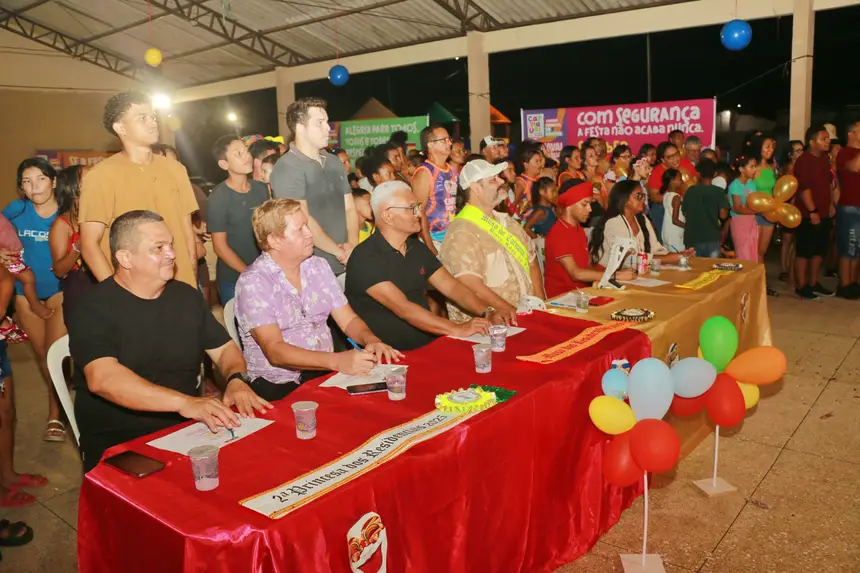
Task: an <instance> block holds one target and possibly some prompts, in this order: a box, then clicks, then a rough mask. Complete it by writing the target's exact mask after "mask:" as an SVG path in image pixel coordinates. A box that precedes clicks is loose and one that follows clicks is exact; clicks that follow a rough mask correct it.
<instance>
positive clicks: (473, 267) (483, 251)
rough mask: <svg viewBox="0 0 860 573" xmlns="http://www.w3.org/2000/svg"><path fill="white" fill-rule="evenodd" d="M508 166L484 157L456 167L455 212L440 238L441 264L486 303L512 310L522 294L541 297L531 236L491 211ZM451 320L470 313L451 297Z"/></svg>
mask: <svg viewBox="0 0 860 573" xmlns="http://www.w3.org/2000/svg"><path fill="white" fill-rule="evenodd" d="M505 167H506V165H505V164H504V163H503V164H500V165H492V164H490V163H488V162H486V161H484V160H483V159H476V160H474V161H470V162H469V163H467V164H466V165H464V166H463V170H462V171H461V172H460V188H461V189H462V191H460V192H459V193H458V194H457V216H456V217H455V218H454V220H453V221H451V224H450V225H449V226H448V232H447V233H446V234H445V240H443V241H442V249H441V251H440V254H439V256H440V259H441V261H442V264H443V265H445V267H446V268H447V269H448V270H449V272H450V273H451V274H452V275H454V277H455V278H457V279H459V280H460V281H461V282H463V283H464V284H465V285H466V286H468V287H469V288H470V289H471V290H472V292H474V293H475V294H476V295H478V297H479V298H480V299H481V300H482V301H483V302H484V303H486V304H487V305H488V306H491V307H493V308H497V309H504V310H509V311H513V312H516V309H517V307H518V306H519V304H520V299H521V298H522V297H523V296H526V295H533V296H536V297H539V298H541V299H543V298H545V294H544V288H543V277H542V275H541V271H540V267H539V266H538V262H537V256H536V253H535V247H534V244H533V243H532V241H531V239H530V238H529V237H528V235H526V232H525V231H523V228H522V226H520V225H519V224H518V223H517V222H516V221H515V220H514V219H513V218H512V217H511V216H510V215H508V214H507V213H499V212H497V211H495V210H494V209H495V207H496V206H497V205H498V204H499V203H500V202H501V201H503V200H504V199H505V192H504V190H503V187H502V179H501V177H499V174H500V173H501V172H502V171H503V170H504V169H505ZM448 317H449V318H450V319H451V320H452V321H454V322H463V321H466V320H470V319H471V318H472V316H471V315H470V314H469V313H467V312H465V311H464V310H463V309H461V308H459V307H457V306H456V305H454V304H452V303H451V302H449V303H448Z"/></svg>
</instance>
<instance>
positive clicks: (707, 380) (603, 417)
mask: <svg viewBox="0 0 860 573" xmlns="http://www.w3.org/2000/svg"><path fill="white" fill-rule="evenodd" d="M699 346H700V348H699V356H698V357H696V358H684V359H683V360H680V361H679V362H678V363H677V364H675V365H674V366H673V367H672V368H671V369H670V368H669V367H668V366H666V364H665V363H664V362H663V361H661V360H659V359H656V358H645V359H643V360H640V361H639V362H637V363H636V364H635V365H634V366H633V369H632V370H631V371H630V375H629V376H628V375H627V374H625V372H624V371H623V370H620V369H616V368H613V369H611V370H608V371H607V372H606V373H605V374H604V375H603V379H602V381H601V388H602V390H603V394H604V395H603V396H598V397H596V398H594V400H592V401H591V403H590V404H589V407H588V414H589V417H590V418H591V420H592V422H594V425H595V426H597V428H598V429H599V430H601V431H603V432H605V433H607V434H609V435H611V436H613V438H612V440H611V442H610V443H609V446H608V447H607V449H606V452H605V455H604V459H603V475H604V477H605V478H606V481H607V482H609V483H611V484H613V485H616V486H619V487H627V486H630V485H633V484H634V483H636V481H638V480H639V479H640V478H642V480H643V483H644V490H645V491H644V497H645V525H644V533H643V539H642V555H641V563H639V559H638V557H639V556H638V555H637V556H633V557H636V562H635V563H631V562H630V561H629V559H630V557H631V556H629V555H622V563H623V565H624V567H625V571H643V572H644V571H650V570H652V568H653V570H657V571H659V570H661V569H662V564H660V565H659V567H658V563H660V561H659V556H657V555H648V554H647V552H646V548H647V539H648V472H656V473H660V472H665V471H668V470H670V469H672V467H674V466H675V464H676V463H677V462H678V459H679V457H680V454H681V440H680V438H679V437H678V434H677V432H676V431H675V429H674V428H672V426H671V425H669V423H668V422H666V421H664V420H663V417H664V416H665V415H666V413H667V412H669V411H672V412H673V413H674V414H676V415H679V416H691V415H694V414H697V413H698V412H700V411H701V410H702V409H706V410H707V412H708V416H709V417H710V418H711V420H712V421H713V422H714V424H715V425H716V436H717V438H716V439H717V443H719V428H720V426H734V425H737V424H739V423H740V422H741V421H742V420H743V418H744V413H745V412H746V410H748V409H749V408H752V407H753V406H755V404H756V403H757V402H758V399H759V388H758V387H759V385H761V384H769V383H772V382H776V381H777V380H779V379H780V378H782V375H783V374H784V373H785V369H786V359H785V355H784V354H783V353H782V352H781V351H779V350H778V349H776V348H774V347H770V346H762V347H757V348H751V349H750V350H747V351H746V352H744V353H742V354H741V355H739V356H737V357H736V356H735V354H736V353H737V348H738V332H737V329H736V328H735V326H734V324H732V322H731V321H729V320H728V319H727V318H724V317H722V316H714V317H711V318H709V319H708V320H706V321H705V323H704V324H703V325H702V327H701V329H700V331H699ZM628 402H629V404H628ZM716 468H717V452H716V451H715V454H714V477H713V480H711V479H706V480H701V481H704V482H711V483H713V484H714V485H716V483H717V478H716ZM697 485H699V484H698V483H697ZM700 487H701V486H700ZM729 487H730V486H729ZM703 489H704V488H703ZM730 491H731V490H730Z"/></svg>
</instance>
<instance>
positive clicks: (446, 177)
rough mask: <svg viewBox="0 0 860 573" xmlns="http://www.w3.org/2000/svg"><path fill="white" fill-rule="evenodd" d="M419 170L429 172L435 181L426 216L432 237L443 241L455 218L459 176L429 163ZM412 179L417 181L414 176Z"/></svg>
mask: <svg viewBox="0 0 860 573" xmlns="http://www.w3.org/2000/svg"><path fill="white" fill-rule="evenodd" d="M418 169H426V170H427V171H429V172H430V177H431V178H432V180H433V182H432V183H431V187H430V195H429V197H427V204H426V205H425V206H424V214H425V215H426V217H427V226H428V227H430V236H431V237H432V238H433V240H434V241H441V240H442V239H443V238H445V231H447V230H448V225H449V224H450V223H451V219H453V218H454V209H455V208H456V206H455V204H456V201H457V174H456V173H455V172H454V170H453V169H451V168H449V167H446V168H445V169H442V168H440V167H438V166H437V165H434V164H433V163H430V162H429V161H425V162H424V163H422V164H421V166H420V167H419V168H418ZM417 171H418V170H416V173H417ZM412 179H413V181H414V180H415V175H414V174H413V175H412Z"/></svg>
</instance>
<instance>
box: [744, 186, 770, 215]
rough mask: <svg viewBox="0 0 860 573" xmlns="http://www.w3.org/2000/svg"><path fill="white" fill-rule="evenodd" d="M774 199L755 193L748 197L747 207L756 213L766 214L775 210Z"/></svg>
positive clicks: (758, 192)
mask: <svg viewBox="0 0 860 573" xmlns="http://www.w3.org/2000/svg"><path fill="white" fill-rule="evenodd" d="M773 206H774V205H773V197H772V196H770V195H768V194H767V193H762V192H761V191H754V192H752V193H750V194H749V195H747V207H749V208H750V209H752V210H753V211H755V212H756V213H766V212H767V211H770V210H771V209H773Z"/></svg>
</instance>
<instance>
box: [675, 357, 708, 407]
mask: <svg viewBox="0 0 860 573" xmlns="http://www.w3.org/2000/svg"><path fill="white" fill-rule="evenodd" d="M716 379H717V369H716V368H714V365H713V364H711V363H710V362H708V361H707V360H702V359H701V358H697V357H692V358H684V359H683V360H681V361H680V362H678V363H677V364H675V365H674V366H673V367H672V385H673V386H674V388H675V394H677V395H678V396H680V397H681V398H696V397H697V396H701V395H702V394H704V393H705V392H707V391H708V389H709V388H710V387H711V386H713V384H714V380H716Z"/></svg>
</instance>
